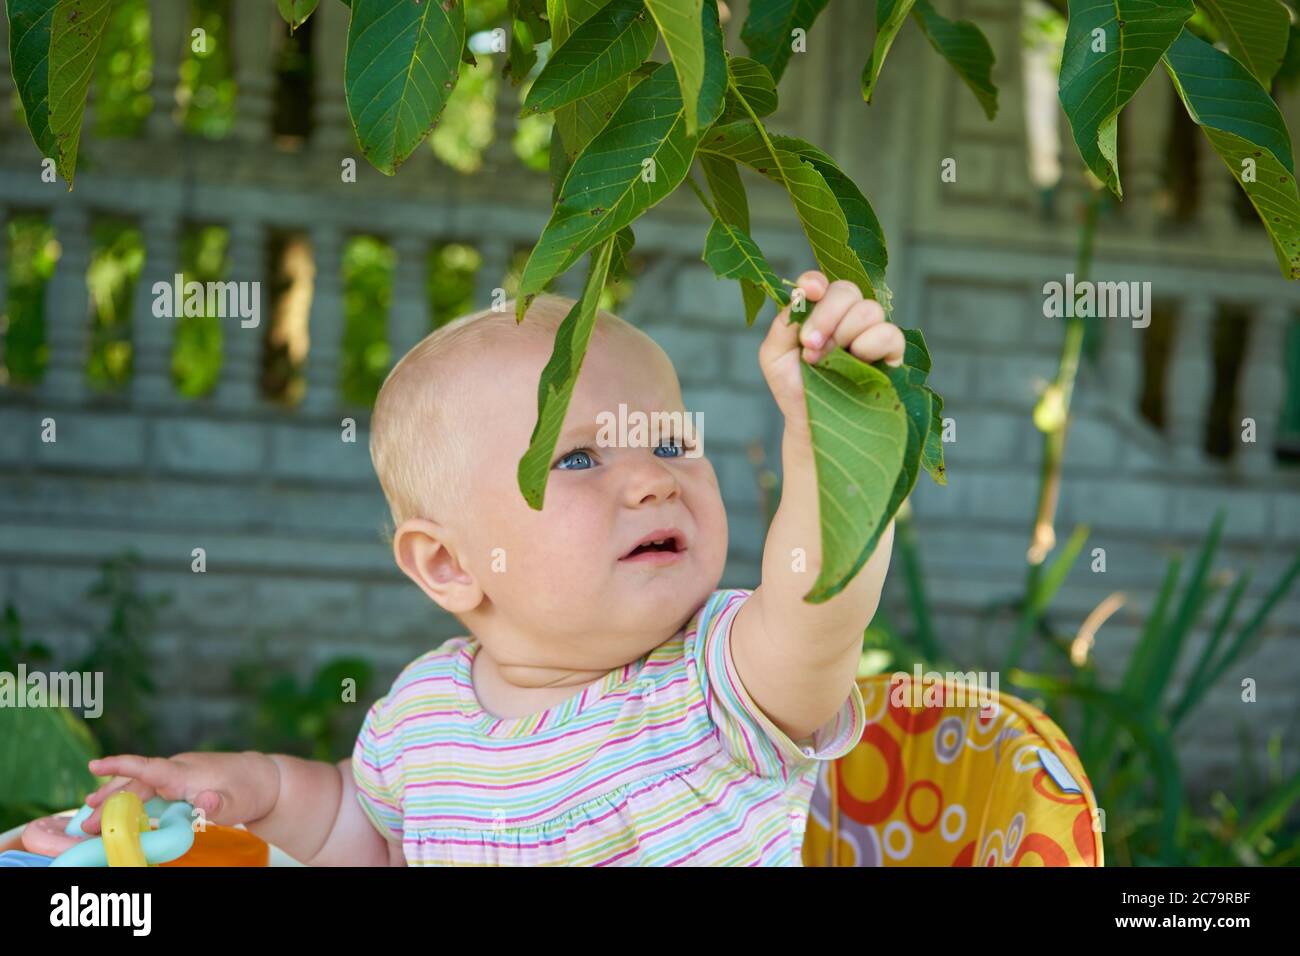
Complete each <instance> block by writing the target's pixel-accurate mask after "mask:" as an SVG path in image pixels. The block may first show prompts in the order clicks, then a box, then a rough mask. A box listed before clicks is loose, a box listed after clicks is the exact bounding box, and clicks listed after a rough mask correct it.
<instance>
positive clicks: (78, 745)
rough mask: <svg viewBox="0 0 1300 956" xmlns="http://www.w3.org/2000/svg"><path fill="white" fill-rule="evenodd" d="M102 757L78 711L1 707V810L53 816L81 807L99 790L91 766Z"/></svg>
mask: <svg viewBox="0 0 1300 956" xmlns="http://www.w3.org/2000/svg"><path fill="white" fill-rule="evenodd" d="M11 676H12V675H11ZM19 690H20V691H21V690H22V689H21V688H19ZM98 756H99V746H98V745H97V744H96V743H95V738H94V736H93V735H92V734H91V733H90V730H89V729H88V728H87V727H86V724H85V722H84V721H83V720H82V719H81V718H79V717H77V716H76V715H75V714H74V713H73V712H72V711H70V710H67V709H65V708H62V707H0V806H12V805H14V804H30V805H34V806H37V807H40V808H41V809H42V810H44V811H45V812H47V813H49V812H51V811H54V810H66V809H68V808H69V807H76V806H80V804H81V802H82V801H83V800H84V799H85V798H86V795H87V794H88V793H89V792H90V791H91V790H93V789H95V786H96V780H95V777H94V775H93V774H92V773H91V772H90V770H89V769H88V768H87V766H86V764H87V763H89V762H90V761H91V760H92V759H94V758H96V757H98Z"/></svg>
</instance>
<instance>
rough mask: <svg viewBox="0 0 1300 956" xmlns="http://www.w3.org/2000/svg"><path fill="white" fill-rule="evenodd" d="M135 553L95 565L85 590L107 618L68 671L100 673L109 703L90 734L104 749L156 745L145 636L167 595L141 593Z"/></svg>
mask: <svg viewBox="0 0 1300 956" xmlns="http://www.w3.org/2000/svg"><path fill="white" fill-rule="evenodd" d="M139 566H140V556H139V555H138V554H136V553H135V552H128V553H126V554H124V555H122V556H120V557H117V558H113V559H110V560H108V561H106V562H104V563H103V565H102V566H101V568H100V576H99V580H98V581H96V582H95V584H93V585H92V586H91V587H90V589H89V590H88V591H87V592H86V593H87V596H88V597H89V598H91V599H92V600H96V601H100V602H103V603H105V604H106V605H107V606H108V621H107V623H106V624H105V625H104V627H103V628H102V629H101V630H100V631H99V632H98V633H97V634H95V635H94V636H93V637H92V638H91V644H90V649H89V651H88V653H87V654H86V656H85V657H83V658H82V659H81V660H80V661H78V662H77V663H76V664H74V665H73V667H72V668H71V669H72V670H76V671H83V672H90V673H102V674H103V675H104V684H103V694H104V700H105V701H106V702H108V704H107V705H106V706H105V707H104V713H103V715H102V716H100V717H99V718H97V719H96V720H95V728H94V730H95V736H96V738H97V739H98V740H99V742H100V744H101V745H102V746H103V748H104V750H105V752H106V753H145V752H149V751H153V750H156V749H157V738H156V736H155V734H154V721H153V716H152V714H151V713H150V709H149V703H150V699H151V698H152V697H153V695H154V693H155V692H156V691H157V687H156V686H155V684H154V681H153V676H152V670H153V654H152V652H151V650H150V646H149V645H150V639H151V637H152V631H153V628H154V623H155V618H156V615H157V611H158V608H160V607H163V606H164V605H166V604H169V603H170V602H171V600H172V599H171V596H170V595H168V594H151V595H145V594H141V593H140V591H139V589H138V585H137V581H136V574H137V572H138V570H139Z"/></svg>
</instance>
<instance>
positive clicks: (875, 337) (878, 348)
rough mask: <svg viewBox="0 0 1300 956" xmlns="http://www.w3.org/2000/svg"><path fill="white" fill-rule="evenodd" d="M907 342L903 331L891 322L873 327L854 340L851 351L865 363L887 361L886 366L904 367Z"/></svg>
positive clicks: (850, 347)
mask: <svg viewBox="0 0 1300 956" xmlns="http://www.w3.org/2000/svg"><path fill="white" fill-rule="evenodd" d="M906 348H907V340H906V339H905V338H903V330H902V329H900V328H899V327H898V326H896V325H894V324H893V323H891V322H881V323H879V324H878V325H873V326H871V328H869V329H867V330H866V331H865V332H863V333H862V334H861V335H859V336H858V337H857V338H855V339H854V340H853V343H852V344H851V345H850V346H849V351H850V352H852V353H853V354H854V355H855V356H857V357H858V358H860V359H862V361H864V362H878V361H880V360H881V359H884V360H885V364H886V365H895V366H897V365H902V364H903V352H904V350H905V349H906Z"/></svg>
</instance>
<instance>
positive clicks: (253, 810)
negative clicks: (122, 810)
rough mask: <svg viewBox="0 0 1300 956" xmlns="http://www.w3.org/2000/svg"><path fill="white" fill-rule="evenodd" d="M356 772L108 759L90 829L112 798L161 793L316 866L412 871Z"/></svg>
mask: <svg viewBox="0 0 1300 956" xmlns="http://www.w3.org/2000/svg"><path fill="white" fill-rule="evenodd" d="M350 767H351V761H350V760H343V761H340V762H339V763H338V764H329V763H322V762H319V761H314V760H303V759H301V758H299V757H290V756H286V755H284V754H269V755H268V754H261V753H256V752H254V751H245V752H243V753H237V754H232V753H198V752H195V753H183V754H177V755H176V756H175V757H172V758H170V759H166V758H162V757H151V758H146V757H139V756H136V755H133V754H121V755H118V756H113V757H105V758H103V759H100V760H92V761H91V762H90V770H91V772H93V773H96V774H100V775H106V774H113V775H115V777H114V779H113V780H111V781H109V782H108V783H106V784H104V785H103V786H102V787H100V788H99V789H98V790H96V791H95V792H94V793H92V794H91V795H90V796H88V797H87V798H86V803H87V804H88V805H90V806H91V807H94V808H95V810H94V813H92V814H91V816H90V817H89V818H88V819H87V820H86V821H85V823H84V824H83V827H84V829H85V830H86V832H87V833H98V832H99V819H100V815H101V808H102V804H103V802H104V800H106V799H107V798H108V796H109V795H110V794H112V793H114V792H116V791H118V790H121V789H129V790H132V791H133V792H135V793H136V794H138V795H139V796H140V798H141V799H142V800H148V799H149V798H150V797H152V796H153V795H154V794H155V793H157V794H158V795H159V796H161V797H163V798H164V799H167V800H185V801H187V802H188V803H191V804H193V805H194V807H195V808H197V809H200V810H202V811H203V813H204V814H205V816H206V818H207V819H208V820H209V821H211V822H213V823H218V824H222V825H225V826H234V825H235V824H239V823H242V824H244V825H245V826H246V827H247V828H248V830H249V831H250V832H252V833H255V834H256V835H257V836H259V837H261V838H262V839H264V840H266V841H267V842H268V843H273V844H275V845H276V846H278V847H279V848H280V849H281V850H283V851H284V852H285V853H287V854H289V856H291V857H293V858H294V859H295V860H298V861H300V862H302V863H306V864H308V865H311V866H388V865H390V864H392V865H398V866H404V865H405V860H404V858H403V857H402V848H401V845H400V844H397V843H392V844H390V843H389V841H388V840H386V839H384V837H383V836H382V835H381V834H380V833H379V831H378V830H376V829H375V828H374V826H373V825H372V824H371V823H370V821H369V820H368V819H367V818H366V815H365V813H364V812H363V811H362V809H361V807H360V805H359V804H358V802H357V796H356V787H355V784H354V783H353V781H352V773H351V770H350ZM124 782H125V786H123V785H122V784H123V783H124Z"/></svg>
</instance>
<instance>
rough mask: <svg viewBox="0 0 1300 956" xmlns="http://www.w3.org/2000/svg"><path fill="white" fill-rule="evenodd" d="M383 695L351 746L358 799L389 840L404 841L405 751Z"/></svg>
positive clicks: (367, 715) (368, 815)
mask: <svg viewBox="0 0 1300 956" xmlns="http://www.w3.org/2000/svg"><path fill="white" fill-rule="evenodd" d="M387 702H388V698H387V697H382V698H380V699H379V700H378V701H376V702H375V704H374V706H372V707H371V708H370V711H369V712H368V713H367V714H366V719H365V721H364V722H363V723H362V725H361V733H360V734H358V735H357V742H356V746H355V747H353V749H352V779H353V780H354V781H355V782H356V785H357V802H358V803H360V804H361V809H362V810H364V811H365V814H366V816H367V817H369V818H370V822H371V823H373V824H374V825H375V828H376V829H377V830H378V831H379V832H380V833H381V834H382V835H383V837H384V838H385V839H387V840H393V841H397V842H399V843H400V842H401V841H402V835H403V826H402V789H403V783H402V752H401V747H400V746H398V745H397V740H396V735H395V733H394V732H393V730H392V727H391V726H390V725H389V721H388V718H387V710H386V706H385V705H386V704H387Z"/></svg>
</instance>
